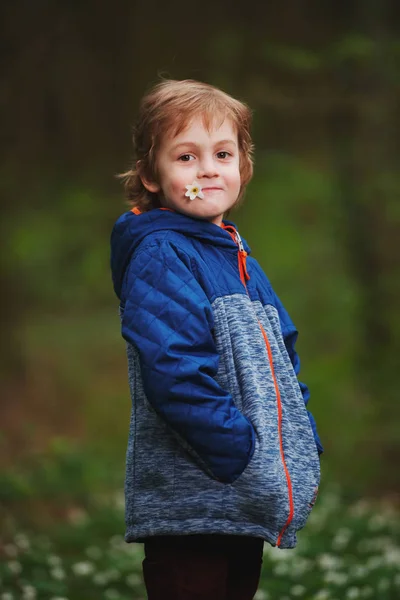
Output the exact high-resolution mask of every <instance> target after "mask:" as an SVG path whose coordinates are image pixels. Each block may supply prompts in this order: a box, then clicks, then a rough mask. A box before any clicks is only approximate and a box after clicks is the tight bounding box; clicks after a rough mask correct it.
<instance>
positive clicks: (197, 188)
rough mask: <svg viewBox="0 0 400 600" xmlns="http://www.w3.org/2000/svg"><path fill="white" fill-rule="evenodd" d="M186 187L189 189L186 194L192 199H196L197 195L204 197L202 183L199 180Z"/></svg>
mask: <svg viewBox="0 0 400 600" xmlns="http://www.w3.org/2000/svg"><path fill="white" fill-rule="evenodd" d="M185 187H186V190H187V192H186V194H185V196H187V197H188V198H190V199H191V200H194V199H195V198H196V196H197V197H198V198H201V199H203V198H204V194H203V192H202V191H201V185H200V184H199V183H198V182H197V181H193V183H192V184H191V185H186V186H185Z"/></svg>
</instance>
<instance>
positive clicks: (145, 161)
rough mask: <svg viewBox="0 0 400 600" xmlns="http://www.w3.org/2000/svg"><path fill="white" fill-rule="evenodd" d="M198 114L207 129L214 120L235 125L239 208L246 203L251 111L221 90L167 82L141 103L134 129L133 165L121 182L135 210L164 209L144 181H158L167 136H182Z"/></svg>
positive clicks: (194, 83) (250, 162) (187, 82)
mask: <svg viewBox="0 0 400 600" xmlns="http://www.w3.org/2000/svg"><path fill="white" fill-rule="evenodd" d="M197 115H202V117H203V122H204V126H205V127H206V128H207V129H208V130H209V129H210V127H211V125H212V124H214V123H215V119H216V118H218V119H221V121H220V122H221V123H222V122H223V121H224V120H225V119H229V120H230V121H231V122H232V125H233V127H234V128H235V130H236V133H237V136H238V145H239V170H240V179H241V186H240V192H239V196H238V199H237V201H236V203H235V206H236V205H237V204H238V203H239V202H240V200H241V199H242V198H243V195H244V191H245V188H246V186H247V184H248V183H249V181H250V179H251V177H252V175H253V160H252V153H253V143H252V140H251V136H250V125H251V111H250V109H249V107H248V106H247V105H246V104H244V103H243V102H240V101H239V100H236V99H235V98H232V96H229V95H228V94H226V93H225V92H223V91H222V90H220V89H218V88H216V87H214V86H212V85H210V84H208V83H202V82H199V81H194V80H192V79H185V80H183V81H175V80H172V79H169V80H164V81H162V82H161V83H158V84H157V85H155V86H154V87H153V88H152V89H151V90H150V91H149V92H148V93H147V94H146V95H145V96H144V97H143V99H142V101H141V104H140V108H139V115H138V119H137V122H136V125H135V127H134V130H133V146H134V151H135V152H134V164H133V166H132V168H131V169H129V170H128V171H126V172H125V173H120V174H118V175H117V177H118V178H119V179H122V181H123V184H124V189H125V196H126V199H127V201H128V203H129V205H130V206H131V207H136V208H138V209H139V210H141V211H148V210H151V209H152V208H158V207H160V206H161V204H160V200H159V197H158V194H157V193H152V192H149V191H148V190H147V189H146V188H145V187H144V185H143V183H142V181H141V177H140V176H141V175H142V176H143V177H144V178H145V179H147V180H148V181H157V179H158V177H157V150H158V148H159V147H160V143H161V139H162V137H163V136H164V135H166V134H168V133H169V134H172V136H173V137H174V136H176V135H178V134H179V133H180V132H181V131H183V130H184V129H185V127H186V126H187V125H188V124H189V123H190V121H191V120H192V119H193V118H195V117H196V116H197Z"/></svg>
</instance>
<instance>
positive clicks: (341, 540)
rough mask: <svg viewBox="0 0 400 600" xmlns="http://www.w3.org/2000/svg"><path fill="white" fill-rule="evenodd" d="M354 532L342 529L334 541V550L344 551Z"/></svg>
mask: <svg viewBox="0 0 400 600" xmlns="http://www.w3.org/2000/svg"><path fill="white" fill-rule="evenodd" d="M351 535H352V532H351V529H349V528H348V527H342V528H341V529H339V530H338V531H337V532H336V535H335V537H334V538H333V540H332V548H333V549H334V550H336V551H337V550H343V549H344V548H346V546H347V545H348V543H349V541H350V538H351Z"/></svg>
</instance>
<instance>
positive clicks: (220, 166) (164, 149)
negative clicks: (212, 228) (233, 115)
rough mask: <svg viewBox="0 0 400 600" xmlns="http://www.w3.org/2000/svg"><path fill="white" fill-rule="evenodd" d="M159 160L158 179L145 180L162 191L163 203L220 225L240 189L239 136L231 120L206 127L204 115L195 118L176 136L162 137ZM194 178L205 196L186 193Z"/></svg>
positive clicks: (145, 182) (146, 183) (153, 189)
mask: <svg viewBox="0 0 400 600" xmlns="http://www.w3.org/2000/svg"><path fill="white" fill-rule="evenodd" d="M156 160H157V172H158V178H159V181H158V182H157V183H155V182H149V181H144V180H143V179H142V181H143V185H144V186H145V187H146V188H147V189H148V190H149V191H151V192H155V193H158V194H159V195H160V202H161V205H162V206H165V207H167V208H172V209H173V210H176V211H178V212H181V213H183V214H186V215H189V216H191V217H196V218H200V219H206V220H207V221H211V222H212V223H215V224H216V225H220V224H221V222H222V217H223V214H224V213H225V212H226V211H227V210H228V209H229V208H231V207H232V206H233V205H234V204H235V202H236V200H237V198H238V196H239V192H240V172H239V147H238V139H237V134H236V131H235V129H234V128H233V126H232V123H231V122H230V120H228V119H225V121H224V122H223V123H222V125H221V126H220V127H218V126H215V127H211V128H210V131H207V129H206V128H205V127H204V124H203V119H202V117H199V118H196V119H194V120H193V121H191V122H190V123H189V125H188V126H187V127H186V129H184V130H183V131H181V132H180V133H179V134H178V135H177V136H175V137H172V136H166V137H165V138H164V139H163V141H162V143H161V146H160V149H159V151H158V153H157V158H156ZM194 181H196V182H198V183H199V184H200V186H201V188H202V193H203V194H204V198H199V197H196V198H195V199H194V200H190V198H189V197H187V196H185V194H186V192H187V188H186V186H188V185H191V184H192V183H193V182H194Z"/></svg>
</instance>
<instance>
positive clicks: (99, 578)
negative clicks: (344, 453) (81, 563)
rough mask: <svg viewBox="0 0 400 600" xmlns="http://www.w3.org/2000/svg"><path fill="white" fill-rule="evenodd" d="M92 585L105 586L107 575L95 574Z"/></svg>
mask: <svg viewBox="0 0 400 600" xmlns="http://www.w3.org/2000/svg"><path fill="white" fill-rule="evenodd" d="M93 583H94V584H95V585H107V583H108V576H107V573H106V572H104V573H101V572H100V573H96V574H95V575H94V576H93Z"/></svg>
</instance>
